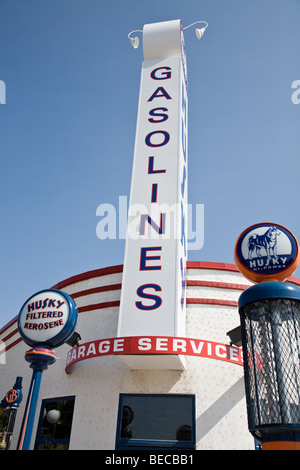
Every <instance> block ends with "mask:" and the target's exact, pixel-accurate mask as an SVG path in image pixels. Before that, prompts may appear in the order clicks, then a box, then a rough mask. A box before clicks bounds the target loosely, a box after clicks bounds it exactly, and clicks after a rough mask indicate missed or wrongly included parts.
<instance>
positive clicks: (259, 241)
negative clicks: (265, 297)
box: [234, 222, 300, 283]
mask: <svg viewBox="0 0 300 470" xmlns="http://www.w3.org/2000/svg"><path fill="white" fill-rule="evenodd" d="M234 258H235V262H236V265H237V267H238V268H239V270H240V271H241V273H242V274H244V276H245V277H246V278H247V279H249V280H250V281H253V282H256V283H257V282H265V281H274V280H276V281H284V280H286V279H287V278H288V277H290V276H291V275H292V274H293V272H294V271H295V270H296V269H297V267H298V264H299V261H300V255H299V245H298V242H297V240H296V238H295V237H294V235H293V234H292V233H291V232H290V231H289V230H288V229H286V228H285V227H282V226H281V225H278V224H274V223H268V222H264V223H260V224H256V225H252V226H251V227H248V228H247V229H246V230H244V231H243V233H242V234H241V235H240V236H239V238H238V240H237V243H236V246H235V252H234Z"/></svg>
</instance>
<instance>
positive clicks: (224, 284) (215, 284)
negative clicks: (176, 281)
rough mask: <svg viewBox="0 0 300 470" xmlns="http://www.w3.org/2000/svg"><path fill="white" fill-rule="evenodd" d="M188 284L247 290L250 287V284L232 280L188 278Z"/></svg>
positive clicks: (191, 285) (190, 285)
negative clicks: (235, 282)
mask: <svg viewBox="0 0 300 470" xmlns="http://www.w3.org/2000/svg"><path fill="white" fill-rule="evenodd" d="M186 285H187V286H189V287H194V286H195V287H217V288H218V289H234V290H245V289H247V288H248V287H250V285H249V284H247V285H246V284H234V283H231V282H214V281H197V280H194V279H188V280H187V281H186Z"/></svg>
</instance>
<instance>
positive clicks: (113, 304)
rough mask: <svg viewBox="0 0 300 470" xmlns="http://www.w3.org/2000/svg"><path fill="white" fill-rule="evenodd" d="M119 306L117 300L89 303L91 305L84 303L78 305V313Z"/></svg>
mask: <svg viewBox="0 0 300 470" xmlns="http://www.w3.org/2000/svg"><path fill="white" fill-rule="evenodd" d="M119 306H120V301H119V300H113V301H112V302H101V303H99V304H91V305H84V306H83V307H78V313H82V312H89V311H91V310H98V309H101V308H109V307H119Z"/></svg>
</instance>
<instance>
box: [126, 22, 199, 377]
mask: <svg viewBox="0 0 300 470" xmlns="http://www.w3.org/2000/svg"><path fill="white" fill-rule="evenodd" d="M204 29H205V28H202V30H199V29H197V30H196V34H197V37H199V34H200V37H201V35H202V34H203V31H204ZM199 32H200V33H199ZM130 40H131V42H132V44H133V46H134V47H137V45H138V38H133V39H132V38H130ZM143 52H144V62H143V64H142V72H141V84H140V95H139V107H138V117H137V127H136V138H135V148H134V159H133V170H132V181H131V193H130V201H129V212H128V227H127V237H126V248H125V259H124V269H123V281H122V293H121V304H120V316H119V325H118V336H120V337H124V336H145V335H146V336H149V337H158V336H159V337H160V338H161V336H162V335H163V336H165V337H166V338H167V337H175V338H176V337H184V336H185V323H186V314H185V282H186V281H185V272H186V246H187V243H186V228H187V220H186V205H187V75H186V59H185V46H184V36H183V28H182V26H181V21H180V20H174V21H167V22H162V23H154V24H149V25H145V26H144V28H143ZM160 341H161V340H160ZM165 344H166V343H164V342H163V341H161V348H162V355H161V356H157V355H155V356H151V355H149V356H145V355H144V354H143V355H141V356H138V355H123V356H118V357H119V358H120V359H121V360H122V361H123V362H124V363H125V364H126V365H127V366H128V367H129V368H131V369H177V370H182V369H184V368H185V357H184V350H183V349H182V348H180V341H179V340H178V355H168V354H166V350H165V349H164V348H165Z"/></svg>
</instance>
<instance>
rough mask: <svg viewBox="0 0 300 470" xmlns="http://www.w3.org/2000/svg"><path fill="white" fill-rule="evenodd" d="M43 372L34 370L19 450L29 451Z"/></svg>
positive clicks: (38, 369)
mask: <svg viewBox="0 0 300 470" xmlns="http://www.w3.org/2000/svg"><path fill="white" fill-rule="evenodd" d="M42 373H43V370H42V369H40V368H37V369H33V372H32V378H31V383H30V388H29V392H28V398H27V403H26V407H25V412H24V418H23V423H22V427H21V432H20V437H19V442H18V450H29V447H30V441H31V435H32V429H33V423H34V417H35V411H36V405H37V400H38V396H39V391H40V385H41V380H42Z"/></svg>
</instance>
